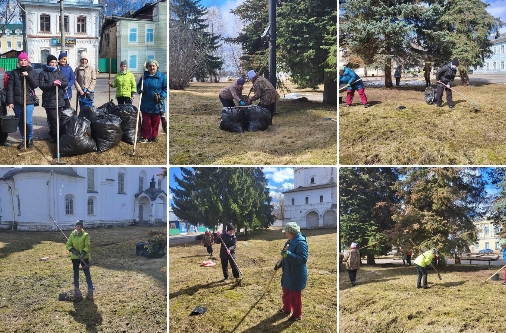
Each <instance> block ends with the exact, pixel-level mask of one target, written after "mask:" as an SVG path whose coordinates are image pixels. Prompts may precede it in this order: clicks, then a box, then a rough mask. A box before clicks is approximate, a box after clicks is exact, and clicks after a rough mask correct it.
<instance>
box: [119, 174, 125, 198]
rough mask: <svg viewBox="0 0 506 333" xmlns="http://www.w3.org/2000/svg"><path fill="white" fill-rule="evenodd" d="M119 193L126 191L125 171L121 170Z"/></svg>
mask: <svg viewBox="0 0 506 333" xmlns="http://www.w3.org/2000/svg"><path fill="white" fill-rule="evenodd" d="M118 193H125V173H124V172H120V173H119V175H118Z"/></svg>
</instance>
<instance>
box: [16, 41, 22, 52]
mask: <svg viewBox="0 0 506 333" xmlns="http://www.w3.org/2000/svg"><path fill="white" fill-rule="evenodd" d="M22 48H23V47H22V46H21V41H18V42H17V47H16V49H17V50H21V49H22Z"/></svg>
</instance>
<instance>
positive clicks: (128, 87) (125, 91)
mask: <svg viewBox="0 0 506 333" xmlns="http://www.w3.org/2000/svg"><path fill="white" fill-rule="evenodd" d="M120 69H121V71H120V72H119V73H118V74H116V76H115V77H114V81H111V80H109V85H110V86H111V87H113V88H116V99H117V100H118V104H132V101H133V99H134V94H135V92H136V91H137V86H136V84H135V77H134V75H133V74H132V72H130V71H129V70H128V69H127V62H126V60H123V61H122V62H121V63H120Z"/></svg>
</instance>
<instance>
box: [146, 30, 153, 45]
mask: <svg viewBox="0 0 506 333" xmlns="http://www.w3.org/2000/svg"><path fill="white" fill-rule="evenodd" d="M154 41H155V29H153V28H148V29H146V43H153V42H154Z"/></svg>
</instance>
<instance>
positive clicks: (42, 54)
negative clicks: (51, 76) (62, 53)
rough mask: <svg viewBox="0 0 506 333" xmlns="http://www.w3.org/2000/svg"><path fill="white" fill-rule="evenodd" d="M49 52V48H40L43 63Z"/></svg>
mask: <svg viewBox="0 0 506 333" xmlns="http://www.w3.org/2000/svg"><path fill="white" fill-rule="evenodd" d="M49 52H50V50H47V49H42V50H40V59H41V62H42V63H43V62H44V59H47V56H48V55H49Z"/></svg>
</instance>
